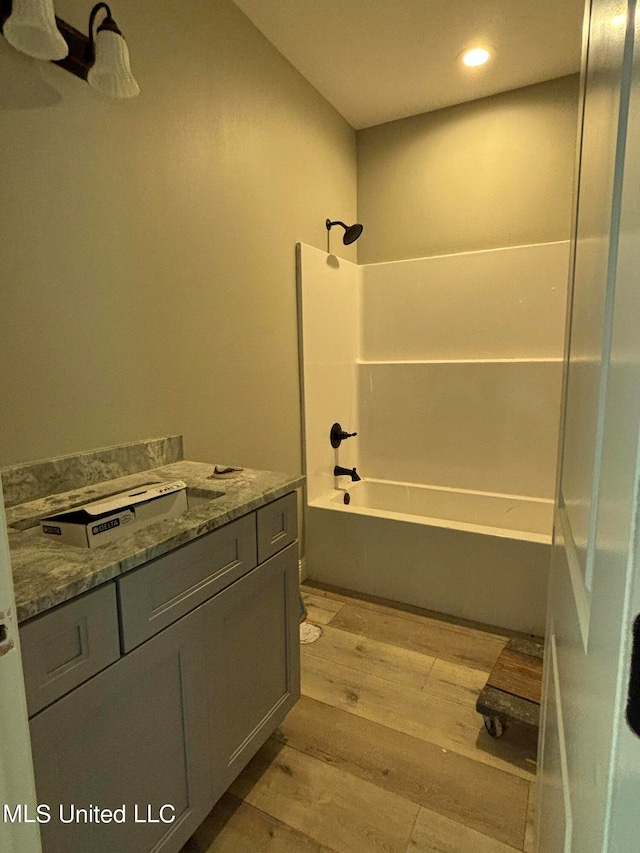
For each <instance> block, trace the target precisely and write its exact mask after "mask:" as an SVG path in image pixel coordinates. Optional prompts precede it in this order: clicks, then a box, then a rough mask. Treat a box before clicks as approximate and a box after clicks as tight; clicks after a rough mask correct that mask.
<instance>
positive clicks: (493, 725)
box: [483, 716, 505, 738]
mask: <svg viewBox="0 0 640 853" xmlns="http://www.w3.org/2000/svg"><path fill="white" fill-rule="evenodd" d="M483 719H484V727H485V729H486V730H487V731H488V732H489V734H490V735H491V737H494V738H499V737H502V735H503V734H504V729H505V727H504V723H503V722H502V720H501V719H500V717H487V716H485V717H483Z"/></svg>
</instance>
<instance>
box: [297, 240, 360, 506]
mask: <svg viewBox="0 0 640 853" xmlns="http://www.w3.org/2000/svg"><path fill="white" fill-rule="evenodd" d="M297 249H298V253H297V264H298V288H299V294H298V295H299V304H300V307H301V318H300V323H301V333H302V340H303V355H302V373H303V412H304V416H303V423H304V453H305V460H306V467H307V471H308V472H309V475H310V476H309V479H308V480H307V499H308V500H314V499H315V498H317V497H319V496H320V495H322V494H324V493H325V492H328V491H329V490H330V489H332V488H333V487H334V476H333V468H334V466H335V465H343V466H344V467H346V468H353V467H354V466H357V464H358V461H359V460H358V444H357V441H356V439H350V440H348V441H345V442H343V443H342V445H341V447H340V448H339V450H334V449H333V448H332V447H331V444H330V442H329V432H330V431H331V426H332V425H333V423H334V422H336V421H337V422H339V423H340V424H341V425H342V427H343V428H344V429H346V430H347V431H348V432H356V431H357V429H358V395H357V390H356V389H357V379H358V364H357V361H358V356H359V352H360V341H359V335H360V321H359V316H360V295H359V292H360V280H361V267H359V266H358V265H357V264H352V263H350V262H349V261H345V260H343V259H342V258H338V257H336V256H335V255H328V254H327V253H326V252H321V251H320V250H319V249H314V248H312V247H311V246H305V245H303V244H301V243H299V244H298V247H297Z"/></svg>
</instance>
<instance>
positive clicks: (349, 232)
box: [326, 219, 363, 246]
mask: <svg viewBox="0 0 640 853" xmlns="http://www.w3.org/2000/svg"><path fill="white" fill-rule="evenodd" d="M326 224H327V231H331V227H332V226H333V225H342V227H343V228H344V237H343V238H342V242H343V243H344V244H345V246H348V245H349V243H355V242H356V240H357V239H358V237H359V236H360V235H361V234H362V227H363V226H362V225H360V223H359V222H356V223H355V225H345V224H344V222H340V220H339V219H337V220H336V221H335V222H331V221H330V220H329V219H327V223H326Z"/></svg>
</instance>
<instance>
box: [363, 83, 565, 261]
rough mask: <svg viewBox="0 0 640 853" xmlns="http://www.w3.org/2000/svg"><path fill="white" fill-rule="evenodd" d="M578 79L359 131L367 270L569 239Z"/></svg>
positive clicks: (364, 252)
mask: <svg viewBox="0 0 640 853" xmlns="http://www.w3.org/2000/svg"><path fill="white" fill-rule="evenodd" d="M577 98H578V76H577V75H574V76H570V77H563V78H560V79H558V80H551V81H549V82H547V83H540V84H537V85H535V86H527V87H526V88H524V89H518V90H516V91H513V92H507V93H505V94H502V95H496V96H494V97H491V98H483V99H481V100H478V101H472V102H470V103H467V104H461V105H460V106H456V107H450V108H448V109H443V110H438V111H437V112H433V113H426V114H424V115H419V116H415V117H412V118H407V119H402V120H400V121H394V122H389V123H388V124H383V125H378V126H377V127H372V128H367V129H366V130H361V131H358V137H357V138H358V219H359V221H360V222H362V223H363V224H364V226H365V230H364V233H363V235H362V238H361V239H360V242H359V249H358V260H359V262H360V263H376V262H379V261H390V260H399V259H404V258H419V257H425V256H429V255H438V254H445V253H449V252H462V251H471V250H475V249H490V248H496V247H498V246H517V245H523V244H527V243H539V242H546V241H552V240H565V239H567V238H568V236H569V226H570V219H571V196H572V187H573V162H574V155H575V139H576V125H577Z"/></svg>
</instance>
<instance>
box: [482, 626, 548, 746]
mask: <svg viewBox="0 0 640 853" xmlns="http://www.w3.org/2000/svg"><path fill="white" fill-rule="evenodd" d="M543 652H544V646H542V645H541V644H540V643H536V642H534V641H533V640H524V639H519V638H517V637H514V638H513V639H511V640H509V642H508V643H507V645H506V646H505V648H504V649H503V650H502V653H501V654H500V657H499V658H498V660H497V661H496V663H495V666H494V667H493V669H492V670H491V673H490V675H489V679H488V681H487V684H486V686H485V687H484V688H483V690H482V692H481V693H480V695H479V696H478V701H477V702H476V711H477V712H478V713H479V714H482V716H483V717H484V724H485V727H486V729H487V731H488V732H489V734H490V735H491V737H501V735H502V734H503V733H504V730H505V729H506V727H507V725H508V724H509V723H510V722H518V723H522V724H523V725H525V726H530V727H531V728H534V729H538V728H539V726H540V698H541V693H542V657H543Z"/></svg>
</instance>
